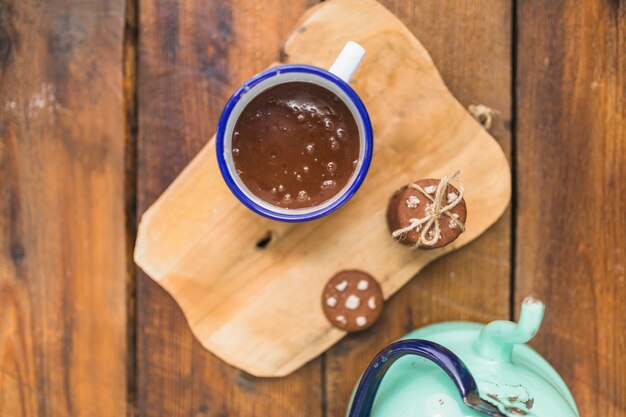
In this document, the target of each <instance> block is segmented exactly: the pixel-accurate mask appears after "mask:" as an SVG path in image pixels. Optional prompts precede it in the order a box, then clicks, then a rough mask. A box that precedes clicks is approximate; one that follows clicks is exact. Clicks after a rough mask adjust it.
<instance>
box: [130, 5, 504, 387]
mask: <svg viewBox="0 0 626 417" xmlns="http://www.w3.org/2000/svg"><path fill="white" fill-rule="evenodd" d="M348 40H353V41H356V42H358V43H360V44H361V45H363V46H364V47H365V48H366V50H367V54H366V56H365V59H364V61H363V63H362V65H361V67H360V68H359V70H358V71H357V73H356V75H355V77H354V79H353V82H352V85H353V86H354V88H355V89H356V91H357V92H358V93H359V95H360V96H361V97H362V99H363V101H364V102H365V105H366V106H367V108H368V110H369V113H370V116H371V118H372V123H373V126H374V141H375V149H374V158H373V161H372V165H371V169H370V171H369V174H368V176H367V178H366V180H365V182H364V183H363V185H362V187H361V189H360V190H359V192H358V193H357V194H356V196H355V197H354V198H353V199H352V200H351V201H350V202H348V204H346V205H345V206H344V207H343V208H341V209H340V210H339V211H337V212H335V213H333V214H332V215H330V216H328V217H326V218H323V219H319V220H316V221H313V222H308V223H303V224H288V223H278V222H273V221H270V220H267V219H265V218H263V217H260V216H258V215H256V214H254V213H252V212H251V211H249V210H248V209H247V208H245V207H244V206H243V205H241V204H240V203H239V202H238V200H237V199H236V198H235V197H234V196H233V195H232V194H231V193H230V191H229V189H228V188H227V187H226V185H225V184H224V182H223V181H222V178H221V176H220V173H219V170H218V167H217V162H216V156H215V146H214V140H210V141H209V142H208V144H207V145H206V146H205V147H204V148H203V149H202V150H201V151H200V153H199V154H198V155H197V156H196V157H195V159H194V160H193V161H192V162H191V163H190V164H189V165H188V166H187V167H186V168H185V170H184V171H183V172H182V173H181V175H180V176H179V177H178V178H177V179H176V180H175V181H174V183H173V184H172V185H171V186H170V187H169V188H168V189H167V190H166V191H165V193H164V194H163V195H162V196H161V197H160V198H159V199H158V200H157V201H156V202H155V203H154V205H152V207H150V208H149V209H148V210H147V211H146V213H145V214H144V215H143V217H142V219H141V223H140V225H139V231H138V237H137V244H136V249H135V261H136V262H137V264H138V265H139V266H140V267H141V268H142V269H143V270H144V271H145V272H146V273H147V274H148V275H150V276H151V277H152V278H153V279H154V280H155V281H156V282H158V283H159V284H160V285H161V286H162V287H163V288H164V289H165V290H166V291H168V292H169V293H170V294H171V295H172V297H173V298H174V299H175V300H176V302H177V303H178V304H179V305H180V307H181V309H182V310H183V312H184V314H185V317H186V318H187V321H188V322H189V326H190V327H191V329H192V331H193V333H194V334H195V335H196V337H197V338H198V339H199V340H200V342H201V343H202V345H203V346H205V347H206V348H207V349H208V350H210V351H211V352H213V353H215V354H216V355H217V356H219V357H220V358H222V359H223V360H224V361H226V362H227V363H229V364H231V365H233V366H236V367H238V368H241V369H243V370H245V371H247V372H249V373H251V374H253V375H256V376H274V377H275V376H282V375H287V374H289V373H290V372H292V371H294V370H296V369H297V368H299V367H300V366H302V365H303V364H305V363H306V362H308V361H309V360H311V359H313V358H314V357H316V356H317V355H319V354H321V353H322V352H324V351H325V350H326V349H328V348H329V347H330V346H332V345H333V344H334V343H336V342H337V341H338V340H339V339H341V338H342V337H343V336H344V335H345V333H344V332H343V331H340V330H337V329H335V328H333V327H332V326H331V325H330V324H329V323H328V322H327V321H326V319H325V317H324V315H323V313H322V311H321V307H320V305H321V301H320V297H321V292H322V288H323V286H324V284H325V283H326V281H327V280H328V279H329V278H330V277H331V276H332V275H333V274H334V273H336V272H337V271H340V270H343V269H361V270H365V271H367V272H369V273H370V274H372V275H373V276H374V277H375V278H376V279H378V280H379V282H380V283H381V285H382V288H383V292H384V296H385V298H386V299H387V298H389V297H390V296H391V295H392V294H393V293H395V292H396V291H397V290H398V289H400V288H401V287H402V286H403V285H404V284H406V283H407V281H409V280H410V279H411V278H412V277H413V276H415V274H416V273H417V272H419V271H420V270H421V269H422V268H423V267H424V266H425V265H426V264H428V263H429V262H431V261H432V260H433V259H436V258H438V257H440V256H443V255H444V254H446V253H448V252H451V251H453V250H455V249H457V248H459V247H461V246H462V245H464V244H466V243H468V242H470V241H471V240H472V239H474V238H476V237H477V236H479V235H480V234H481V233H483V232H484V231H485V230H486V229H487V228H488V227H489V226H491V225H492V224H493V223H494V222H495V221H496V220H497V219H498V217H499V216H500V215H501V214H502V212H503V211H504V209H505V207H506V206H507V204H508V202H509V199H510V194H511V178H510V170H509V166H508V163H507V161H506V158H505V156H504V154H503V152H502V150H501V149H500V147H499V146H498V144H497V143H496V142H495V140H494V139H493V138H492V137H491V136H490V135H489V134H488V133H487V132H486V131H485V130H484V129H483V128H482V127H481V126H480V125H479V124H478V123H477V122H476V121H475V120H474V119H473V118H472V116H470V115H469V114H468V113H467V112H466V111H465V109H464V108H463V107H462V106H461V105H460V104H459V103H458V102H457V101H456V99H455V98H454V97H453V96H452V95H451V94H450V92H449V91H448V89H447V88H446V86H445V84H444V83H443V80H442V79H441V77H440V75H439V73H438V72H437V69H436V68H435V66H434V64H433V61H432V60H431V58H430V56H429V55H428V52H427V51H426V50H425V49H424V47H423V46H422V45H421V44H420V43H419V41H418V40H417V39H416V38H415V37H414V36H413V35H412V34H411V33H410V32H409V30H408V29H407V28H406V27H405V26H404V25H402V23H400V21H399V20H398V19H396V18H395V17H394V16H393V15H392V14H391V13H390V12H389V11H388V10H386V9H385V8H384V7H383V6H381V5H379V4H378V3H377V2H375V1H373V0H331V1H326V2H324V3H321V4H320V5H318V6H316V7H314V8H312V9H310V10H309V11H308V12H307V13H306V15H305V16H304V17H303V19H302V21H301V23H300V24H299V25H298V27H297V28H296V30H295V31H294V32H293V33H292V35H291V36H290V37H289V38H288V39H287V41H286V43H285V45H284V51H285V54H284V56H285V60H286V62H289V63H307V64H313V65H318V66H321V67H324V68H328V67H329V66H330V64H331V63H332V61H333V60H334V58H335V57H336V56H337V54H338V53H339V51H340V50H341V48H342V47H343V46H344V44H345V43H346V42H347V41H348ZM250 75H253V74H250ZM456 169H461V170H462V179H463V182H464V184H465V190H466V202H467V207H468V221H467V224H466V230H467V231H466V232H465V233H464V234H462V235H461V237H460V238H459V239H458V240H457V241H456V242H454V243H453V244H451V245H449V246H447V247H445V248H442V249H438V250H432V251H415V250H411V249H409V248H406V247H403V246H401V245H399V244H397V243H395V242H394V241H393V240H392V239H391V237H390V234H389V231H388V230H387V226H386V222H385V210H386V206H387V201H388V199H389V197H390V196H391V194H392V193H393V192H394V190H396V189H397V188H399V187H401V186H402V185H404V184H406V183H409V182H411V181H413V180H417V179H420V178H427V177H435V178H440V177H443V176H445V175H447V174H450V173H451V172H453V171H454V170H456ZM264 243H267V244H266V245H263V244H264ZM460 279H462V277H460Z"/></svg>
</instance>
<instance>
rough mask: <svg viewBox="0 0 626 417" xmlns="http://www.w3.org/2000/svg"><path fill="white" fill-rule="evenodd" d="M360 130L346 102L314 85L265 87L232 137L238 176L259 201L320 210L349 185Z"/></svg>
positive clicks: (357, 154) (356, 162) (355, 162)
mask: <svg viewBox="0 0 626 417" xmlns="http://www.w3.org/2000/svg"><path fill="white" fill-rule="evenodd" d="M359 148H360V144H359V129H358V127H357V124H356V121H355V120H354V116H353V115H352V113H351V112H350V110H349V109H348V107H347V106H346V104H345V103H344V102H343V101H341V100H340V99H339V97H337V95H335V94H334V93H333V92H331V91H329V90H327V89H325V88H323V87H321V86H318V85H316V84H311V83H305V82H289V83H284V84H279V85H277V86H274V87H271V88H268V89H267V90H265V91H263V92H262V93H260V94H259V95H258V96H257V97H255V98H254V99H253V100H252V101H251V102H250V103H248V105H246V107H245V108H244V110H243V112H242V113H241V115H240V116H239V119H238V120H237V123H236V124H235V129H234V132H233V138H232V149H231V152H232V155H233V161H234V164H235V168H236V170H237V174H238V175H239V177H240V178H241V180H242V181H243V183H244V184H245V185H246V187H247V188H248V189H249V190H250V191H251V192H252V193H253V194H254V195H256V196H257V197H259V198H260V199H262V200H264V201H266V202H268V203H270V204H272V205H275V206H279V207H283V208H288V209H298V208H308V207H314V206H318V205H320V204H321V203H323V202H325V201H327V200H329V199H331V198H332V197H334V196H335V195H336V194H337V193H339V192H340V191H341V190H342V189H343V188H344V187H345V185H346V184H347V183H348V181H349V180H350V178H351V177H352V174H353V173H354V171H355V168H356V166H357V164H358V158H359Z"/></svg>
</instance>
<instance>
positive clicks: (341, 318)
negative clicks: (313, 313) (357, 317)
mask: <svg viewBox="0 0 626 417" xmlns="http://www.w3.org/2000/svg"><path fill="white" fill-rule="evenodd" d="M335 320H336V321H337V323H341V324H348V320H347V319H346V316H337V317H335Z"/></svg>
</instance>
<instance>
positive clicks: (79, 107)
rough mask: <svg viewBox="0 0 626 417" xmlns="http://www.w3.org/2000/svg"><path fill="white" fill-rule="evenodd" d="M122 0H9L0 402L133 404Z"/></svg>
mask: <svg viewBox="0 0 626 417" xmlns="http://www.w3.org/2000/svg"><path fill="white" fill-rule="evenodd" d="M123 32H124V3H123V2H122V1H116V2H111V1H99V0H94V1H90V2H88V3H83V4H79V3H78V2H72V1H63V0H50V1H45V2H41V1H33V0H4V1H2V2H0V230H1V231H2V233H1V234H0V415H1V416H20V417H25V416H59V417H61V416H79V415H80V416H89V415H98V416H110V417H119V416H124V415H125V414H126V410H127V406H126V395H127V392H126V361H127V350H126V347H127V341H126V329H127V322H126V284H127V282H126V277H127V253H126V235H125V223H124V206H125V203H124V172H125V171H124V149H125V142H124V113H123V111H122V104H123V103H122V71H123V69H122V61H121V56H122V44H123V39H122V38H123Z"/></svg>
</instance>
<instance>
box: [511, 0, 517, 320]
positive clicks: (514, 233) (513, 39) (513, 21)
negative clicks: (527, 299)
mask: <svg viewBox="0 0 626 417" xmlns="http://www.w3.org/2000/svg"><path fill="white" fill-rule="evenodd" d="M516 68H517V0H512V1H511V130H510V134H511V203H510V206H511V224H510V226H509V227H510V235H509V236H510V242H511V243H510V248H509V256H510V258H509V264H510V265H511V268H510V271H509V274H510V280H509V319H510V320H513V321H515V311H516V306H515V303H516V299H515V295H516V294H515V278H516V277H515V270H516V268H515V256H516V252H515V250H516V247H515V242H516V240H515V239H516V238H517V146H516V144H517V135H516V130H517V90H516V89H515V86H516V83H517V69H516Z"/></svg>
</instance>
